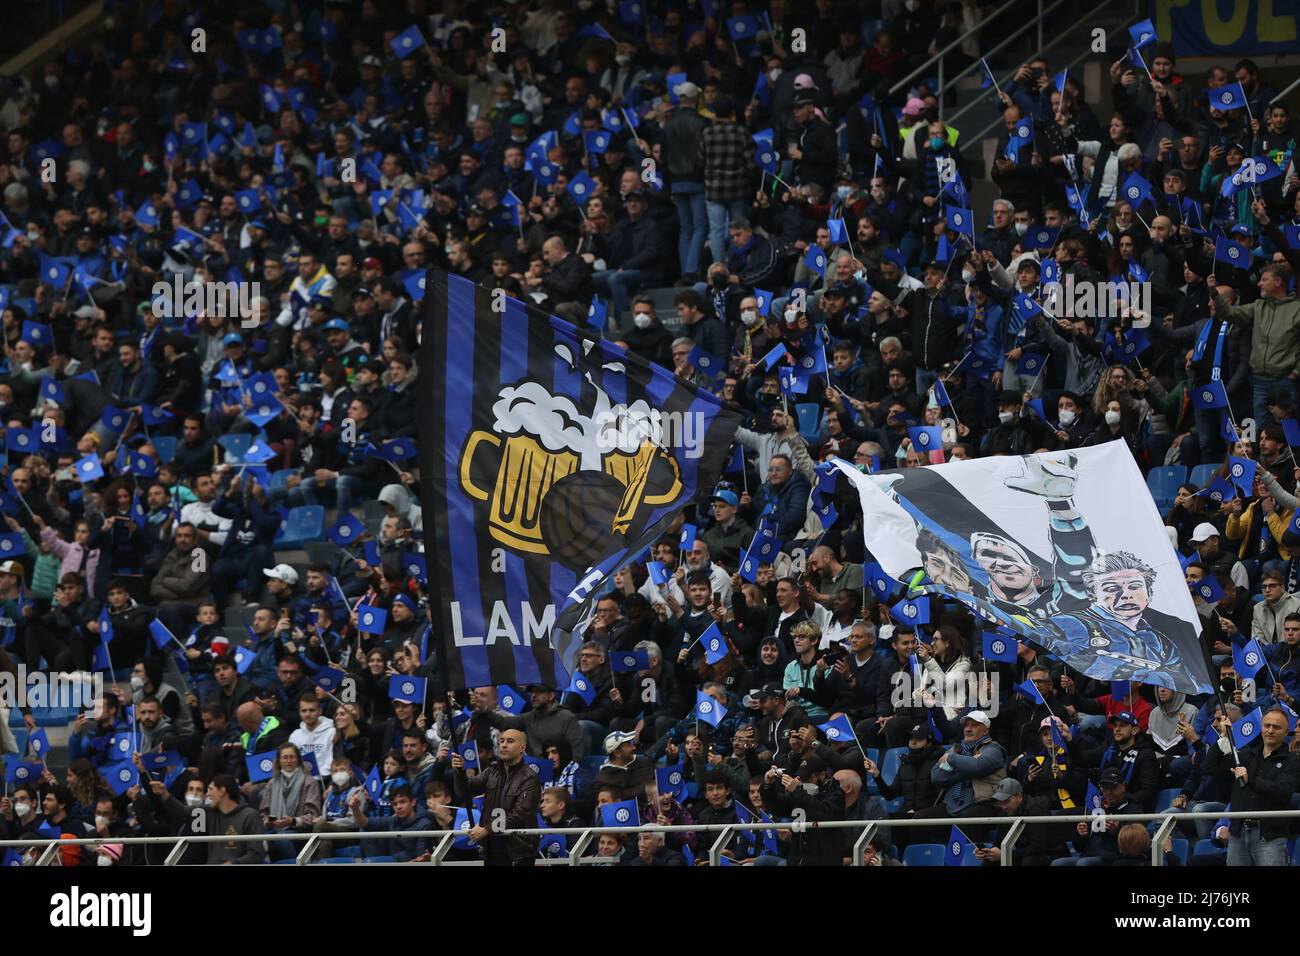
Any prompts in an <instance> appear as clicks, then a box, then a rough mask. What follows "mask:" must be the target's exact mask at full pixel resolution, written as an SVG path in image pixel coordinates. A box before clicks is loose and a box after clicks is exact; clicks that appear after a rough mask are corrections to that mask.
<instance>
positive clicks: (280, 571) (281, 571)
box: [262, 564, 298, 584]
mask: <svg viewBox="0 0 1300 956" xmlns="http://www.w3.org/2000/svg"><path fill="white" fill-rule="evenodd" d="M262 573H263V574H265V575H266V576H267V577H268V578H274V579H275V580H277V581H283V582H284V583H285V584H297V583H298V572H297V571H295V570H294V569H293V568H292V567H290V566H289V565H287V564H277V565H276V566H275V567H273V568H263V569H262Z"/></svg>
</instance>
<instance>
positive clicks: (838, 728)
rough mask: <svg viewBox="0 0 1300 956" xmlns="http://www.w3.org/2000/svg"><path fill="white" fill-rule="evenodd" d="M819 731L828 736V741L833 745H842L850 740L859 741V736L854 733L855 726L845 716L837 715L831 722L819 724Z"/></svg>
mask: <svg viewBox="0 0 1300 956" xmlns="http://www.w3.org/2000/svg"><path fill="white" fill-rule="evenodd" d="M817 729H818V730H820V731H821V732H822V733H823V734H825V735H826V739H827V740H829V741H830V742H831V743H833V744H842V743H844V742H845V741H848V740H857V739H858V738H857V734H855V733H854V732H853V724H851V723H850V722H849V718H848V716H847V715H845V714H837V715H836V716H835V717H833V718H832V719H831V720H828V721H826V723H824V724H818V725H817Z"/></svg>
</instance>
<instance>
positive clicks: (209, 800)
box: [203, 797, 215, 807]
mask: <svg viewBox="0 0 1300 956" xmlns="http://www.w3.org/2000/svg"><path fill="white" fill-rule="evenodd" d="M203 805H204V806H205V807H212V806H215V804H214V803H213V802H212V798H211V797H204V798H203Z"/></svg>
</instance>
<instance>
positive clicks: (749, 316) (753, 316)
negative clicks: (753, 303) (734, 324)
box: [740, 309, 758, 326]
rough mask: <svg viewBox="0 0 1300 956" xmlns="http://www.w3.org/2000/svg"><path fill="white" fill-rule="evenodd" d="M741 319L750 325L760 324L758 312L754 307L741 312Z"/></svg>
mask: <svg viewBox="0 0 1300 956" xmlns="http://www.w3.org/2000/svg"><path fill="white" fill-rule="evenodd" d="M740 321H742V322H744V323H745V324H746V325H750V326H754V325H758V312H757V311H756V310H754V309H746V310H745V311H744V312H742V313H740Z"/></svg>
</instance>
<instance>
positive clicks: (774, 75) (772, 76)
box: [767, 70, 781, 83]
mask: <svg viewBox="0 0 1300 956" xmlns="http://www.w3.org/2000/svg"><path fill="white" fill-rule="evenodd" d="M779 79H781V71H780V70H768V71H767V81H768V82H769V83H775V82H776V81H777V80H779Z"/></svg>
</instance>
